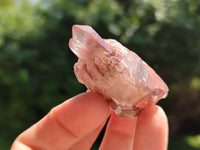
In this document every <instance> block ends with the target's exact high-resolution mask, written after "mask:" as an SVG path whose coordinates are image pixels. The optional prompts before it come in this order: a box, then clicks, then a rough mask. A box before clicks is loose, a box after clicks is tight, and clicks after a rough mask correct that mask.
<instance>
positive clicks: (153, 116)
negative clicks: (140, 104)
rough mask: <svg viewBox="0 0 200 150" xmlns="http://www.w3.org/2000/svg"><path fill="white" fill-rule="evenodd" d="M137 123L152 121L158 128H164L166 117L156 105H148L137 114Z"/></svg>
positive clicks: (166, 122)
mask: <svg viewBox="0 0 200 150" xmlns="http://www.w3.org/2000/svg"><path fill="white" fill-rule="evenodd" d="M138 121H140V122H149V121H152V122H153V123H154V124H157V125H160V126H166V125H167V124H168V119H167V116H166V114H165V112H164V110H163V109H162V107H160V106H158V105H150V106H148V107H146V108H145V109H143V110H142V111H141V113H140V114H139V117H138Z"/></svg>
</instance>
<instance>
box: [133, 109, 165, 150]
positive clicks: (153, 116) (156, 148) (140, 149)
mask: <svg viewBox="0 0 200 150" xmlns="http://www.w3.org/2000/svg"><path fill="white" fill-rule="evenodd" d="M144 142H145V144H144ZM167 145H168V120H167V116H166V114H165V112H164V111H163V109H162V108H161V107H160V106H157V105H150V106H148V107H147V108H145V109H143V110H142V111H141V113H140V114H139V116H138V120H137V127H136V135H135V141H134V150H146V149H148V150H166V149H167Z"/></svg>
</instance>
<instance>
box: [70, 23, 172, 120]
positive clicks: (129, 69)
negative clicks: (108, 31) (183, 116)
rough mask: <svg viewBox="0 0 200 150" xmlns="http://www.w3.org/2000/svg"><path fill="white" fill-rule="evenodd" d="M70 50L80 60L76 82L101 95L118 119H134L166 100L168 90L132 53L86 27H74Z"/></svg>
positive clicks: (152, 71)
mask: <svg viewBox="0 0 200 150" xmlns="http://www.w3.org/2000/svg"><path fill="white" fill-rule="evenodd" d="M72 31H73V38H71V39H70V41H69V47H70V49H71V50H72V51H73V52H74V54H75V55H77V56H78V57H79V59H78V62H77V63H76V64H75V65H74V72H75V75H76V77H77V79H78V81H79V82H81V83H83V84H85V85H86V87H87V88H88V89H90V90H91V91H93V92H97V93H99V94H101V95H103V96H104V97H105V98H106V99H107V101H108V102H109V104H110V107H111V108H112V109H113V110H114V111H115V112H116V113H117V114H119V115H120V116H124V117H126V118H133V117H135V116H137V115H138V114H139V112H140V110H141V109H143V108H144V107H146V106H147V105H150V104H155V103H156V102H158V101H159V100H160V99H162V98H165V97H166V95H167V92H168V87H167V85H166V84H165V83H164V81H163V80H162V79H161V78H160V77H159V76H158V75H157V74H156V73H155V71H154V70H153V69H152V68H151V67H150V66H149V65H148V64H146V63H145V62H144V61H143V60H142V59H141V58H140V57H139V56H137V55H136V54H135V53H134V52H132V51H130V50H128V49H127V48H126V47H124V46H123V45H122V44H120V43H119V42H117V41H116V40H113V39H102V38H101V37H100V36H99V35H98V33H96V32H95V30H93V29H92V28H91V27H90V26H87V25H74V26H73V28H72Z"/></svg>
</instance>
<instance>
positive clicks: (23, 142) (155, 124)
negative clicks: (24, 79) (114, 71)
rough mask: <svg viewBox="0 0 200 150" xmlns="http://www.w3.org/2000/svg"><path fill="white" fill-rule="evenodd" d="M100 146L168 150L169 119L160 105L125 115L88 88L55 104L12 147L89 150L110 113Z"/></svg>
mask: <svg viewBox="0 0 200 150" xmlns="http://www.w3.org/2000/svg"><path fill="white" fill-rule="evenodd" d="M110 114H111V117H110V120H109V123H108V125H107V129H106V133H105V136H104V138H103V141H102V143H101V146H100V148H99V149H100V150H166V149H167V143H168V122H167V117H166V115H165V113H164V111H163V110H162V109H161V108H160V107H159V106H157V105H151V106H149V107H147V108H145V109H144V110H143V111H142V112H141V113H140V115H139V116H138V117H136V118H134V119H126V118H123V117H120V116H118V115H116V114H115V113H113V112H111V111H110V109H109V107H108V105H107V103H106V101H105V100H104V99H103V98H102V97H101V96H100V95H98V94H95V93H92V92H87V93H83V94H80V95H78V96H75V97H73V98H71V99H69V100H67V101H66V102H64V103H62V104H60V105H58V106H57V107H55V108H53V109H52V110H51V111H50V112H49V113H48V114H47V115H46V116H45V117H44V118H43V119H41V120H40V121H39V122H38V123H36V124H34V125H33V126H32V127H30V128H29V129H27V130H26V131H25V132H23V133H22V134H21V135H19V136H18V137H17V139H16V140H15V141H14V143H13V145H12V147H11V150H67V149H70V150H89V149H90V147H91V146H92V144H93V142H94V141H95V139H96V137H97V136H98V134H99V132H100V131H101V129H102V128H103V126H104V125H105V123H106V121H107V119H108V117H109V116H110Z"/></svg>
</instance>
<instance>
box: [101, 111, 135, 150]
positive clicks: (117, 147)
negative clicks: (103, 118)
mask: <svg viewBox="0 0 200 150" xmlns="http://www.w3.org/2000/svg"><path fill="white" fill-rule="evenodd" d="M136 123H137V118H133V119H126V118H124V117H120V116H119V115H117V114H115V113H114V112H112V115H111V118H110V120H109V122H108V125H107V128H106V132H105V136H104V138H103V141H102V143H101V146H100V150H111V149H114V150H132V148H133V139H134V135H135V127H136Z"/></svg>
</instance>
